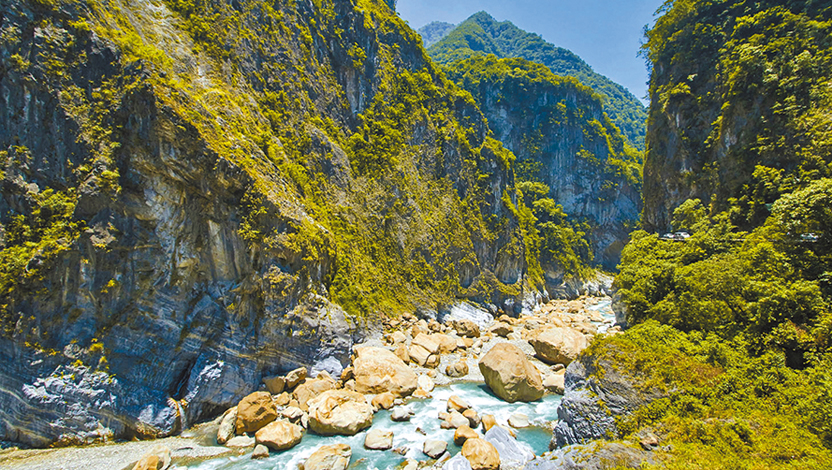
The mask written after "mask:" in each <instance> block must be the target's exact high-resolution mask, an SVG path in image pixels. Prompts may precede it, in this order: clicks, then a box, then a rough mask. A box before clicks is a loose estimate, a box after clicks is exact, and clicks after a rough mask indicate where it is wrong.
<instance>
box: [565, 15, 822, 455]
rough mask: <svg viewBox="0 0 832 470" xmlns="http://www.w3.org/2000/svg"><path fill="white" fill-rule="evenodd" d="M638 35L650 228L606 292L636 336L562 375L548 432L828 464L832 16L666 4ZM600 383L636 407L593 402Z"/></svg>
mask: <svg viewBox="0 0 832 470" xmlns="http://www.w3.org/2000/svg"><path fill="white" fill-rule="evenodd" d="M647 39H648V40H647V43H646V46H645V49H646V53H647V56H648V58H649V60H650V62H651V65H652V77H651V88H650V90H651V91H650V92H651V107H650V122H649V131H648V134H647V156H646V161H645V168H644V188H645V189H644V196H645V208H644V224H645V226H646V228H647V229H649V231H636V232H634V233H633V234H632V238H633V241H632V242H631V243H630V244H629V245H628V246H627V247H625V249H624V250H623V253H622V261H621V271H620V274H619V275H618V277H617V278H616V280H615V288H616V289H617V291H618V292H617V294H616V297H617V299H616V309H617V314H618V316H619V319H622V320H623V319H625V318H626V320H627V322H628V323H629V324H630V326H631V329H630V330H629V331H627V332H626V333H625V334H624V335H620V336H616V337H612V338H605V339H603V340H601V341H596V342H595V343H593V345H592V347H591V348H590V349H591V350H590V351H589V354H588V355H587V356H585V357H584V360H583V364H587V365H588V366H587V368H585V369H583V370H582V369H579V368H576V369H575V370H574V372H575V375H573V376H572V377H573V378H570V375H569V374H567V391H566V397H565V399H564V404H563V407H564V408H563V410H564V419H563V420H562V421H561V423H562V424H560V423H559V425H558V429H557V430H556V436H558V437H559V442H566V441H568V440H569V439H571V438H572V437H571V436H573V435H574V431H575V429H580V428H579V427H577V426H573V425H571V424H570V422H571V421H572V422H576V423H577V424H580V423H581V421H580V419H581V418H580V416H587V415H590V416H602V417H603V419H608V420H611V421H605V422H606V423H607V424H608V425H609V426H611V427H607V428H606V430H607V431H609V433H610V434H613V435H615V436H617V437H619V438H622V439H627V440H633V439H635V440H639V439H645V436H647V438H646V439H649V441H651V442H659V443H660V445H661V446H668V447H665V448H664V449H666V450H665V451H664V453H660V454H659V455H660V456H661V458H662V464H661V466H662V468H669V469H689V468H709V469H731V468H775V469H788V468H797V467H800V468H814V469H822V468H829V467H830V465H832V452H830V449H832V427H831V426H830V421H829V418H828V417H829V415H830V412H832V411H831V410H830V403H832V401H830V399H832V372H830V371H832V304H830V300H832V283H830V281H831V280H832V230H830V227H832V210H830V208H832V178H830V176H832V175H831V174H830V173H831V172H832V154H830V148H832V147H831V146H830V142H831V141H830V133H829V129H830V128H832V119H830V116H832V114H830V109H832V93H831V92H830V91H831V90H832V88H830V85H832V73H830V71H832V68H830V66H829V65H830V59H832V9H830V6H828V2H797V1H787V2H781V1H778V2H775V1H757V2H742V1H735V0H715V1H709V2H701V1H693V0H676V1H668V2H666V3H665V5H664V7H663V9H662V11H661V16H660V17H659V18H658V21H657V22H656V24H655V26H654V27H653V28H652V29H651V30H650V31H649V32H648V33H647ZM671 228H672V229H673V230H675V231H684V232H688V234H689V235H690V237H689V238H681V237H680V238H679V239H676V240H668V239H662V238H660V233H663V232H664V231H665V230H668V229H671ZM656 230H660V231H661V232H660V233H655V231H656ZM570 369H572V367H571V366H570ZM610 371H615V372H614V374H613V375H612V376H610V375H608V374H609V373H610ZM605 374H606V375H605ZM605 376H606V377H607V380H619V382H618V383H622V382H628V383H629V384H631V385H632V387H631V389H630V390H628V392H629V393H632V396H635V397H637V400H636V402H631V405H632V403H635V405H634V406H632V407H631V408H629V409H627V410H625V411H624V412H622V409H623V408H622V407H621V406H619V405H620V403H618V402H617V401H616V399H614V398H612V397H610V396H605V397H604V400H603V403H602V402H600V401H599V399H597V398H593V397H594V396H600V392H599V393H595V395H590V393H591V392H592V391H593V389H592V387H593V386H594V385H593V384H596V383H597V382H596V378H597V380H603V377H605ZM610 377H612V378H610ZM622 377H624V379H622ZM619 395H620V393H619ZM590 403H592V404H591V405H590ZM610 403H614V405H613V406H611V405H609V404H610ZM611 410H612V411H611ZM596 412H597V413H600V415H598V414H596ZM616 413H617V414H616ZM612 415H615V416H614V417H613V416H612ZM609 423H612V424H609ZM597 437H602V436H597ZM653 439H655V441H653ZM642 442H645V441H642Z"/></svg>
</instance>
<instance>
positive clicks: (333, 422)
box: [309, 390, 373, 436]
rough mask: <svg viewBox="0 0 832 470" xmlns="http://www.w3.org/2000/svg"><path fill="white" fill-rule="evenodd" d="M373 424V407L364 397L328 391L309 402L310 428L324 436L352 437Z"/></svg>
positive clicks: (349, 392) (339, 391)
mask: <svg viewBox="0 0 832 470" xmlns="http://www.w3.org/2000/svg"><path fill="white" fill-rule="evenodd" d="M372 424H373V407H372V406H371V405H370V404H369V403H367V400H366V399H365V398H364V395H362V394H360V393H356V392H352V391H349V390H328V391H326V392H324V393H322V394H320V395H318V396H317V397H315V398H313V399H312V400H310V401H309V428H310V429H311V430H312V431H314V432H315V433H317V434H321V435H324V436H331V435H336V434H340V435H344V436H352V435H355V434H356V433H358V432H359V431H361V430H363V429H366V428H368V427H370V426H371V425H372Z"/></svg>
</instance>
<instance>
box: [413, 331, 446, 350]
mask: <svg viewBox="0 0 832 470" xmlns="http://www.w3.org/2000/svg"><path fill="white" fill-rule="evenodd" d="M413 346H421V347H422V348H424V349H425V350H426V351H427V352H429V353H430V354H439V341H437V338H436V335H426V334H424V333H419V334H418V335H417V336H416V337H415V338H413V342H412V343H411V345H410V347H411V348H413Z"/></svg>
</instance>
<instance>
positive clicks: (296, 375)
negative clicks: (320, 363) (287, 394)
mask: <svg viewBox="0 0 832 470" xmlns="http://www.w3.org/2000/svg"><path fill="white" fill-rule="evenodd" d="M306 373H307V372H306V367H299V368H297V369H295V370H293V371H291V372H289V373H288V374H286V388H287V389H289V390H291V389H293V388H295V387H297V386H298V385H300V384H301V382H303V381H304V380H306Z"/></svg>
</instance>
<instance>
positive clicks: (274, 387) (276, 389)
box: [263, 377, 286, 395]
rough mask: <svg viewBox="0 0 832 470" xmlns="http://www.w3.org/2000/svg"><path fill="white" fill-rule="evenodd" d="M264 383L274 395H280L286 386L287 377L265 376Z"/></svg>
mask: <svg viewBox="0 0 832 470" xmlns="http://www.w3.org/2000/svg"><path fill="white" fill-rule="evenodd" d="M263 383H264V384H265V385H266V390H268V391H269V393H271V394H272V395H280V394H281V393H283V390H284V389H285V388H286V378H285V377H263Z"/></svg>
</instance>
